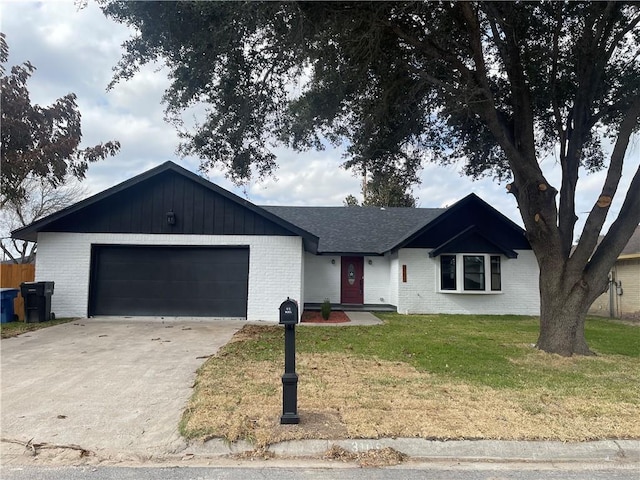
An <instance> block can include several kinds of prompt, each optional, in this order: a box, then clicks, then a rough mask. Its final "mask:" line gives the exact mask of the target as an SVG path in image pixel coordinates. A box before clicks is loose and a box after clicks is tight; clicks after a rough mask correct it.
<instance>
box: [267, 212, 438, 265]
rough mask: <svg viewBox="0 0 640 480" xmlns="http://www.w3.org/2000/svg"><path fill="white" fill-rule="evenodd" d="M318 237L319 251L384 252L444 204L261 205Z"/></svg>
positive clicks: (425, 222) (423, 224)
mask: <svg viewBox="0 0 640 480" xmlns="http://www.w3.org/2000/svg"><path fill="white" fill-rule="evenodd" d="M262 208H264V209H265V210H267V211H268V212H271V213H273V214H274V215H277V216H279V217H280V218H282V219H284V220H286V221H287V222H289V223H292V224H294V225H296V226H297V227H299V228H302V229H303V230H306V231H307V232H309V233H311V234H313V235H316V236H317V237H319V238H320V243H319V245H318V253H358V254H383V253H385V252H387V251H389V250H391V249H393V248H394V247H395V246H396V245H397V244H398V243H399V242H400V241H402V240H403V239H405V238H406V237H407V236H408V235H409V234H411V233H414V232H415V231H416V230H418V229H420V228H422V227H424V226H425V225H427V224H428V223H429V222H431V221H432V220H434V219H435V218H436V217H437V216H438V215H440V214H441V213H442V212H444V211H445V210H446V209H444V208H379V207H281V206H262Z"/></svg>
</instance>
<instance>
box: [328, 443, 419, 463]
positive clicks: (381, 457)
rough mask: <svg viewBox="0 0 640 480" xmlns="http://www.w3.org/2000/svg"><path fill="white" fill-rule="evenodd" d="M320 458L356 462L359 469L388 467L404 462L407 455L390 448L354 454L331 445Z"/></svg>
mask: <svg viewBox="0 0 640 480" xmlns="http://www.w3.org/2000/svg"><path fill="white" fill-rule="evenodd" d="M322 458H324V459H325V460H340V461H342V462H353V461H357V462H358V464H359V465H360V466H361V467H390V466H393V465H399V464H400V463H402V462H404V461H405V460H406V459H407V455H405V454H404V453H402V452H399V451H397V450H396V449H394V448H391V447H386V448H381V449H371V450H367V451H365V452H357V453H356V452H351V451H349V450H346V449H344V448H342V447H340V446H338V445H332V446H331V448H330V449H329V450H327V451H326V452H325V454H324V455H323V456H322Z"/></svg>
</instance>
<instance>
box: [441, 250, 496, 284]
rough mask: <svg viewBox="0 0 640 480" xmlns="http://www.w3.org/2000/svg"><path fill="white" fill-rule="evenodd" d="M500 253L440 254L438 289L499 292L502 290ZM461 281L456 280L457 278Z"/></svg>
mask: <svg viewBox="0 0 640 480" xmlns="http://www.w3.org/2000/svg"><path fill="white" fill-rule="evenodd" d="M500 263H501V259H500V255H487V254H472V255H464V254H458V255H452V254H449V255H440V291H442V292H446V293H465V292H468V293H492V292H493V293H499V292H501V291H502V271H501V268H500ZM458 278H461V279H462V281H461V282H458V281H457V279H458Z"/></svg>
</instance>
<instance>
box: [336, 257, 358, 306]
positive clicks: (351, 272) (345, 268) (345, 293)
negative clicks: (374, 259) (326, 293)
mask: <svg viewBox="0 0 640 480" xmlns="http://www.w3.org/2000/svg"><path fill="white" fill-rule="evenodd" d="M340 284H341V288H340V292H341V297H342V298H341V300H340V303H356V304H363V303H364V258H363V257H342V274H341V282H340Z"/></svg>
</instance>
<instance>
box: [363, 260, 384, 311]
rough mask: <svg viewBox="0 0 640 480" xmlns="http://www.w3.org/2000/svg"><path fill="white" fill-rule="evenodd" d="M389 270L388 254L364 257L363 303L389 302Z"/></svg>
mask: <svg viewBox="0 0 640 480" xmlns="http://www.w3.org/2000/svg"><path fill="white" fill-rule="evenodd" d="M369 261H371V265H369ZM389 271H390V259H389V256H385V257H364V303H374V304H375V303H389V280H390V277H389Z"/></svg>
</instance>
